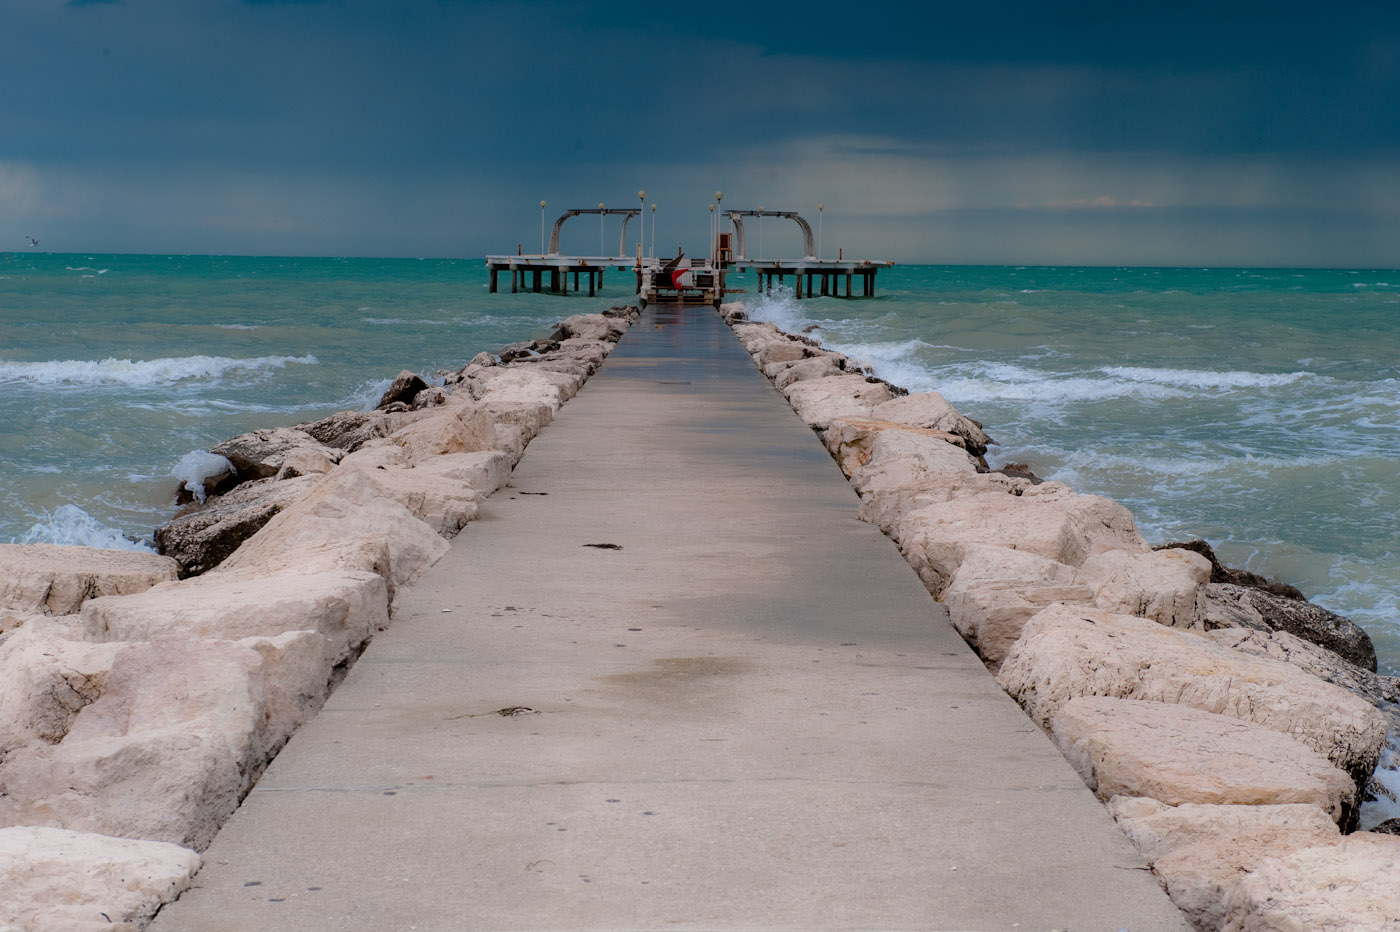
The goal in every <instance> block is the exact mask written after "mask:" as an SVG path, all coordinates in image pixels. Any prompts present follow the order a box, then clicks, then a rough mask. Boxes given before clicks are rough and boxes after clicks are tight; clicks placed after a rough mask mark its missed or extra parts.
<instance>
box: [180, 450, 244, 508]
mask: <svg viewBox="0 0 1400 932" xmlns="http://www.w3.org/2000/svg"><path fill="white" fill-rule="evenodd" d="M233 471H234V470H233V463H231V462H229V460H228V458H227V457H223V456H220V455H219V454H217V453H210V452H209V451H208V450H191V451H190V452H189V453H186V454H185V455H184V456H182V457H180V462H178V463H176V464H175V468H174V469H172V470H170V474H171V475H172V476H174V477H175V478H176V479H179V480H180V481H181V482H182V483H183V484H184V486H185V488H186V489H188V490H189V491H190V493H191V494H192V495H194V497H195V499H196V500H198V501H201V502H202V501H204V481H205V480H206V479H212V478H214V477H215V476H222V475H223V474H224V473H227V472H233Z"/></svg>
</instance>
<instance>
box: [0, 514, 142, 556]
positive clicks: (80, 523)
mask: <svg viewBox="0 0 1400 932" xmlns="http://www.w3.org/2000/svg"><path fill="white" fill-rule="evenodd" d="M38 518H39V520H38V522H37V523H36V524H35V525H34V526H33V527H31V528H30V529H29V530H27V531H25V532H24V533H23V534H22V535H20V536H19V537H18V538H17V539H16V540H15V541H14V543H17V544H73V545H76V546H79V547H97V548H99V549H101V550H142V551H147V552H154V549H153V548H152V547H151V546H150V545H149V544H146V543H144V542H142V541H134V540H130V539H129V538H127V537H126V536H124V535H123V534H122V532H121V530H120V529H118V528H113V527H106V526H104V525H102V524H100V523H99V522H98V520H97V519H96V518H94V517H93V516H92V515H90V514H88V513H87V512H86V511H83V510H82V509H81V508H79V507H78V506H77V505H61V506H59V507H58V508H55V509H54V510H53V511H51V512H49V511H46V512H43V513H42V514H41V515H39V516H38Z"/></svg>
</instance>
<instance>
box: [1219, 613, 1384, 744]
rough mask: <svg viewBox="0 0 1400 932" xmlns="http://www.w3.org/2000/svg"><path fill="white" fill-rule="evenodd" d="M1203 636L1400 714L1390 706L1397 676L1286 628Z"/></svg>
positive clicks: (1224, 631) (1228, 630)
mask: <svg viewBox="0 0 1400 932" xmlns="http://www.w3.org/2000/svg"><path fill="white" fill-rule="evenodd" d="M1206 637H1208V638H1210V639H1211V640H1212V641H1214V642H1215V643H1217V644H1223V645H1225V646H1226V647H1229V648H1231V649H1232V650H1237V651H1241V652H1243V653H1246V654H1253V655H1254V656H1256V657H1268V658H1269V659H1271V660H1278V661H1282V662H1283V663H1290V664H1293V665H1294V666H1295V667H1298V668H1299V669H1300V670H1306V671H1307V672H1309V673H1311V674H1312V675H1313V676H1316V677H1318V678H1319V679H1324V680H1326V681H1327V682H1329V683H1335V684H1336V685H1338V686H1340V687H1342V688H1343V689H1345V690H1346V691H1347V692H1351V693H1355V694H1356V695H1358V696H1361V697H1362V698H1364V699H1366V700H1367V701H1368V702H1370V703H1371V704H1372V705H1374V706H1377V707H1378V708H1380V709H1381V711H1383V712H1387V711H1388V712H1389V713H1390V714H1391V715H1392V716H1395V715H1397V714H1400V713H1397V710H1395V709H1392V708H1390V706H1392V705H1394V704H1396V703H1400V677H1394V676H1383V675H1381V674H1379V673H1372V672H1371V671H1369V670H1367V669H1365V668H1363V667H1358V666H1356V665H1355V664H1353V663H1349V662H1347V661H1346V660H1343V659H1342V658H1341V657H1340V656H1339V655H1338V654H1336V653H1335V652H1333V651H1330V650H1328V649H1327V648H1325V647H1319V646H1318V645H1316V644H1314V643H1312V642H1311V641H1305V640H1303V639H1302V638H1300V637H1296V636H1294V635H1292V634H1289V633H1288V632H1287V631H1260V630H1258V629H1256V628H1216V629H1215V630H1213V631H1208V632H1206ZM1397 720H1398V721H1400V719H1397ZM1397 733H1400V729H1397Z"/></svg>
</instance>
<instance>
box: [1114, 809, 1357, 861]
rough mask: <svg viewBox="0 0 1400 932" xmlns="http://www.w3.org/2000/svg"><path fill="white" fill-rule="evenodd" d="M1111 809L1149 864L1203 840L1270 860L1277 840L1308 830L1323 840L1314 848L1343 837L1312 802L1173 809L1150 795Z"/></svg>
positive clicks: (1329, 819) (1327, 816) (1134, 845)
mask: <svg viewBox="0 0 1400 932" xmlns="http://www.w3.org/2000/svg"><path fill="white" fill-rule="evenodd" d="M1108 811H1109V813H1110V814H1111V815H1112V816H1113V818H1114V820H1115V821H1117V823H1118V828H1119V829H1121V830H1122V832H1123V834H1125V835H1127V836H1128V840H1129V841H1131V842H1132V843H1133V847H1134V848H1137V850H1138V853H1139V854H1141V855H1142V856H1143V859H1144V860H1146V861H1147V863H1149V864H1155V863H1156V862H1157V861H1159V860H1161V859H1162V858H1164V857H1166V856H1167V855H1169V854H1171V853H1173V852H1175V851H1179V850H1181V849H1183V848H1188V847H1192V846H1195V845H1197V844H1200V843H1202V842H1205V843H1208V844H1217V843H1221V842H1224V843H1227V844H1233V845H1235V846H1236V847H1238V848H1239V849H1240V850H1241V851H1242V852H1251V851H1252V852H1254V856H1255V857H1269V854H1268V851H1269V846H1270V845H1271V844H1272V839H1273V838H1275V837H1277V836H1283V835H1290V834H1292V833H1300V832H1307V833H1311V835H1312V837H1314V838H1316V839H1317V840H1316V841H1315V842H1313V844H1324V843H1326V842H1328V841H1329V840H1335V839H1338V838H1341V837H1342V834H1341V832H1340V831H1338V829H1337V823H1336V821H1335V820H1334V819H1333V818H1332V817H1331V816H1330V815H1328V814H1327V813H1326V812H1325V811H1323V809H1322V808H1321V807H1320V806H1312V805H1308V804H1306V803H1283V804H1278V805H1259V806H1230V805H1213V804H1210V803H1183V804H1181V805H1179V806H1169V805H1167V804H1166V803H1164V802H1161V801H1160V800H1156V799H1151V798H1149V797H1145V796H1115V797H1113V798H1112V799H1110V800H1109V801H1108Z"/></svg>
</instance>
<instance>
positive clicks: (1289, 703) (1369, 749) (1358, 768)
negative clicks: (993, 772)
mask: <svg viewBox="0 0 1400 932" xmlns="http://www.w3.org/2000/svg"><path fill="white" fill-rule="evenodd" d="M997 682H998V683H1000V684H1001V686H1002V688H1003V689H1005V690H1006V691H1007V692H1008V693H1010V694H1011V696H1012V697H1013V698H1014V699H1016V700H1017V701H1018V702H1020V703H1021V705H1022V706H1023V707H1024V708H1025V710H1026V712H1027V713H1028V714H1029V715H1030V716H1031V718H1033V719H1034V720H1035V721H1036V722H1038V723H1039V724H1040V725H1041V726H1042V727H1048V726H1049V724H1050V721H1051V719H1052V718H1053V717H1054V715H1055V713H1056V712H1058V711H1059V709H1060V707H1061V706H1063V705H1064V704H1065V703H1067V702H1069V701H1070V700H1071V699H1074V698H1077V697H1079V696H1112V697H1116V698H1120V699H1147V700H1152V701H1155V702H1173V703H1179V704H1181V705H1188V706H1191V707H1192V708H1197V709H1201V710H1203V711H1206V712H1214V713H1216V714H1219V715H1229V716H1232V717H1234V718H1239V719H1242V720H1244V721H1249V722H1254V723H1255V724H1258V725H1263V726H1265V727H1267V728H1272V729H1274V730H1275V731H1280V732H1283V733H1284V734H1287V735H1290V736H1292V737H1294V738H1296V739H1297V740H1299V741H1301V742H1302V743H1303V744H1305V745H1307V746H1308V747H1310V748H1312V749H1313V750H1314V751H1317V752H1318V753H1319V754H1322V755H1323V756H1325V757H1326V758H1327V759H1328V760H1330V761H1331V762H1332V763H1334V764H1336V765H1337V766H1338V767H1340V768H1341V769H1342V770H1344V771H1346V772H1347V774H1348V775H1349V776H1350V777H1351V778H1352V779H1353V780H1354V781H1355V782H1356V783H1357V785H1358V786H1361V785H1364V783H1365V781H1366V780H1367V779H1368V778H1369V777H1370V775H1371V771H1372V770H1374V769H1375V766H1376V761H1377V760H1378V758H1379V757H1380V753H1381V749H1382V747H1383V746H1384V744H1385V734H1386V719H1385V717H1384V716H1383V715H1381V713H1380V712H1378V711H1377V710H1376V709H1375V708H1374V707H1373V706H1371V705H1370V704H1369V703H1368V702H1366V701H1365V700H1364V699H1361V698H1360V697H1358V696H1353V695H1352V694H1350V693H1348V692H1346V691H1345V690H1343V689H1339V688H1338V687H1336V686H1333V685H1331V684H1330V683H1324V682H1323V681H1322V680H1319V679H1317V678H1316V677H1314V676H1312V675H1310V674H1308V673H1305V672H1304V671H1302V670H1299V669H1297V668H1295V667H1293V666H1290V665H1289V664H1286V663H1278V662H1275V661H1272V660H1266V659H1264V658H1261V657H1250V656H1247V655H1245V654H1241V653H1239V652H1237V651H1233V650H1230V649H1229V648H1227V647H1222V646H1221V645H1219V644H1215V643H1213V642H1211V641H1210V640H1208V639H1207V638H1205V637H1203V636H1202V635H1200V634H1196V633H1194V632H1191V631H1185V630H1182V629H1179V628H1168V627H1165V626H1164V625H1159V624H1157V623H1156V622H1154V621H1149V620H1147V619H1145V618H1138V617H1134V616H1130V615H1119V614H1114V613H1112V612H1106V611H1104V610H1102V609H1097V608H1089V607H1087V606H1077V605H1076V606H1070V605H1052V606H1050V607H1049V608H1047V609H1045V610H1044V611H1042V612H1040V613H1039V614H1037V615H1036V616H1035V617H1033V618H1032V619H1031V620H1030V621H1029V622H1027V623H1026V627H1025V629H1024V630H1023V631H1022V633H1021V639H1020V640H1019V641H1017V642H1016V644H1015V645H1014V646H1013V647H1012V648H1011V652H1010V653H1009V654H1008V655H1007V657H1006V660H1005V661H1004V662H1003V663H1002V666H1001V671H1000V672H999V673H998V674H997Z"/></svg>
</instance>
